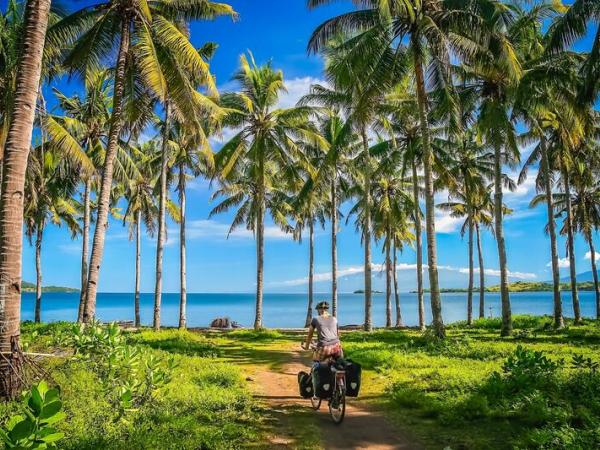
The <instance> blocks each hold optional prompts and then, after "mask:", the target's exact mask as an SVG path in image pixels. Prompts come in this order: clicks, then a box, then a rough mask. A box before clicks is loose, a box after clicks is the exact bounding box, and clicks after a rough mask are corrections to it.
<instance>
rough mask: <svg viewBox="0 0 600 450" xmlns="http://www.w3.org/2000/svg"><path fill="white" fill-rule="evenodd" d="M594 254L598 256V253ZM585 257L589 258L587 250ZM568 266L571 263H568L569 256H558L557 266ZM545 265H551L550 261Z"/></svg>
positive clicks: (564, 267) (561, 267)
mask: <svg viewBox="0 0 600 450" xmlns="http://www.w3.org/2000/svg"><path fill="white" fill-rule="evenodd" d="M596 255H597V256H596V258H598V254H596ZM586 258H587V259H589V252H588V253H587V254H586ZM570 266H571V264H570V263H569V258H567V257H566V256H565V257H564V258H558V267H559V268H560V269H567V268H569V267H570ZM546 267H552V261H550V262H549V263H548V264H546Z"/></svg>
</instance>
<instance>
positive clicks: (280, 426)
mask: <svg viewBox="0 0 600 450" xmlns="http://www.w3.org/2000/svg"><path fill="white" fill-rule="evenodd" d="M307 367H308V360H305V359H304V358H303V357H302V355H301V353H300V352H299V351H293V350H291V351H290V363H287V364H285V365H284V366H283V367H282V368H281V369H280V370H267V369H266V368H265V369H264V370H263V368H260V369H259V370H257V371H256V372H255V373H254V374H253V377H252V380H253V381H254V382H253V383H251V384H252V385H253V386H254V391H255V395H256V396H257V397H258V398H260V399H261V400H263V401H264V402H265V403H266V405H267V406H268V407H269V409H270V410H271V411H272V413H273V416H274V418H275V421H276V423H274V424H273V425H274V427H273V429H274V430H275V431H274V435H273V436H271V439H270V443H271V445H270V447H271V448H281V449H283V448H298V447H304V445H303V444H305V442H304V443H303V442H298V438H297V436H295V430H294V429H295V428H297V427H299V426H306V425H307V423H306V419H308V420H309V421H310V422H309V426H310V425H312V426H313V427H316V428H317V431H318V433H319V434H320V436H321V447H322V448H324V449H327V450H329V449H332V450H337V449H339V450H342V449H344V450H346V449H369V450H391V449H402V450H408V449H420V448H421V447H420V446H419V445H417V444H416V443H415V442H412V441H411V439H410V438H409V437H408V436H405V435H403V434H401V432H400V431H399V430H398V429H396V428H395V427H393V426H392V425H391V424H390V423H389V422H388V421H387V420H386V418H385V417H384V415H383V414H382V413H381V412H379V411H376V410H374V409H373V408H371V407H368V406H367V405H365V404H364V403H362V402H361V399H360V397H359V398H358V399H348V403H347V405H346V417H345V419H344V422H343V423H342V424H341V425H335V424H334V423H333V422H332V421H331V418H330V417H329V413H328V409H327V403H326V402H325V401H324V402H323V404H322V405H321V409H320V411H312V410H311V409H310V403H309V401H308V400H304V399H302V398H300V397H299V395H298V384H297V383H298V381H297V375H298V372H299V371H301V370H304V371H308V369H307ZM298 415H302V416H303V417H304V419H305V420H303V421H299V420H297V418H298Z"/></svg>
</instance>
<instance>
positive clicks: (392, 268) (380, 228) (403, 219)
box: [373, 159, 414, 327]
mask: <svg viewBox="0 0 600 450" xmlns="http://www.w3.org/2000/svg"><path fill="white" fill-rule="evenodd" d="M379 167H380V169H379V170H378V173H377V174H376V175H378V176H377V177H376V178H375V180H376V181H375V183H374V186H373V200H374V204H375V207H374V211H373V220H374V224H375V225H374V231H375V238H376V239H383V251H384V253H385V273H386V284H385V286H386V289H385V301H386V303H385V304H386V316H385V326H386V327H391V326H392V301H391V296H392V283H394V287H395V297H396V326H402V314H401V311H400V300H399V294H398V289H397V282H396V280H395V275H394V274H395V272H396V249H397V247H398V246H401V245H402V242H403V241H406V240H407V238H409V237H408V236H407V235H408V233H409V232H408V216H409V215H410V212H411V211H412V210H414V206H413V200H412V198H411V189H410V188H411V185H410V184H411V183H410V182H407V181H406V180H405V179H403V178H402V177H399V176H397V174H394V168H395V167H397V165H396V161H395V160H394V159H387V160H384V161H382V162H381V164H380V166H379ZM392 253H393V258H394V263H392V256H391V255H392Z"/></svg>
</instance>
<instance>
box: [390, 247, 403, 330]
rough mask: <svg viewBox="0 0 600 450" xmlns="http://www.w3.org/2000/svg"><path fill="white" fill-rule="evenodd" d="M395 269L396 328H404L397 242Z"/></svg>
mask: <svg viewBox="0 0 600 450" xmlns="http://www.w3.org/2000/svg"><path fill="white" fill-rule="evenodd" d="M393 253H394V267H393V268H392V275H393V277H394V297H395V298H396V327H403V326H404V324H403V323H402V312H401V311H400V293H399V292H398V273H397V272H396V270H397V268H398V250H397V249H396V242H395V241H394V248H393Z"/></svg>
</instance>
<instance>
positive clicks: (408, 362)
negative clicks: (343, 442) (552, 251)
mask: <svg viewBox="0 0 600 450" xmlns="http://www.w3.org/2000/svg"><path fill="white" fill-rule="evenodd" d="M71 326H72V325H71V324H66V323H58V324H50V325H34V324H29V323H28V324H24V326H23V341H24V343H25V345H27V346H28V347H29V348H30V349H31V350H33V351H42V352H46V351H54V350H64V349H61V348H60V346H59V345H58V344H57V339H56V336H59V335H60V334H61V333H64V332H66V331H67V330H68V329H69V327H71ZM514 328H515V329H514V334H513V336H512V337H508V338H500V337H499V329H500V321H499V319H483V320H479V321H476V322H475V324H474V325H473V326H470V327H469V326H466V324H464V323H458V324H453V325H451V326H449V327H448V338H447V339H446V340H443V341H441V340H439V339H437V338H435V337H434V336H432V335H431V334H429V333H421V332H419V331H418V330H411V329H406V330H378V331H375V332H373V333H364V332H356V331H351V332H345V333H343V336H342V340H343V344H344V350H345V353H346V355H347V356H348V357H350V358H352V359H354V360H356V361H358V362H360V363H361V364H362V365H363V369H364V376H363V380H364V382H363V388H362V390H361V397H362V398H363V401H367V402H370V403H373V404H374V405H375V406H377V407H380V408H382V409H383V410H384V411H386V412H387V414H389V416H390V418H391V419H392V421H395V422H396V423H397V424H398V428H399V430H403V431H407V432H409V433H412V434H414V436H415V437H416V439H417V440H419V441H420V442H421V443H422V444H423V445H424V446H425V447H426V448H432V449H440V448H446V447H447V448H451V449H521V448H523V449H524V448H540V449H563V448H567V449H587V448H598V447H600V369H597V370H596V371H595V372H594V371H593V370H592V369H585V368H583V369H582V368H574V367H573V363H572V357H573V355H574V354H578V355H582V358H584V359H585V358H590V359H591V360H592V361H596V362H600V322H596V321H588V322H586V323H585V324H584V325H582V326H573V324H572V323H570V322H567V327H566V328H565V329H563V330H560V331H556V330H554V329H553V328H552V320H551V318H549V317H531V316H516V317H515V318H514ZM126 336H127V341H128V342H129V343H130V344H133V345H137V346H140V347H144V348H147V349H148V350H149V351H151V352H152V353H154V354H156V355H158V356H166V355H173V357H174V358H175V359H176V361H177V364H178V365H177V368H176V369H175V372H174V374H173V379H172V380H171V382H170V383H169V384H168V385H166V386H165V387H164V388H161V389H160V390H159V391H158V392H157V393H156V395H155V397H154V398H153V401H152V402H151V404H150V405H147V406H143V407H141V408H140V409H139V410H138V411H132V412H130V413H128V414H127V415H126V417H125V418H124V419H116V418H115V414H114V411H112V410H111V406H110V404H109V403H108V401H107V400H106V398H107V396H106V393H105V392H104V391H103V389H104V388H103V387H102V386H103V384H102V383H101V382H100V380H99V379H98V378H97V375H96V374H95V373H94V372H93V371H91V370H90V368H89V367H86V365H85V364H84V363H82V362H81V361H73V360H71V359H69V358H66V359H62V358H53V359H50V360H48V361H47V362H46V364H47V369H48V371H49V374H50V381H51V382H53V383H55V384H57V385H59V386H60V387H61V395H62V398H63V400H64V405H65V410H66V412H67V414H68V420H66V421H65V422H64V423H63V424H61V430H62V431H64V432H65V434H66V436H67V438H66V439H65V441H64V442H62V443H61V444H62V447H61V448H64V449H67V450H70V449H96V448H103V449H121V448H136V449H137V448H139V449H146V448H148V449H150V448H165V449H170V448H173V449H175V448H178V449H179V448H181V449H188V448H189V449H228V448H232V449H233V448H247V447H253V448H257V447H258V448H269V446H270V444H269V442H268V440H267V439H266V436H267V434H269V433H270V432H271V433H272V432H274V431H275V432H277V431H276V430H278V429H280V428H279V427H281V426H282V425H281V424H283V428H285V429H286V430H289V431H290V433H289V435H291V437H292V439H293V441H294V442H295V444H294V445H295V446H296V447H297V448H319V427H318V422H316V419H315V418H316V416H315V415H314V414H313V413H312V411H310V410H309V409H308V408H304V407H298V408H289V409H287V410H286V411H285V412H282V411H271V410H270V409H269V408H267V407H265V405H261V404H260V402H259V400H258V399H255V398H253V397H252V395H251V393H250V391H249V382H247V381H246V377H250V378H252V377H254V376H255V374H256V373H257V372H258V371H265V370H270V371H280V370H282V369H283V368H284V366H285V364H286V363H287V362H289V361H290V358H291V349H293V348H296V347H297V346H298V345H299V341H300V338H299V336H298V335H297V334H289V333H285V332H276V331H269V330H261V331H258V332H255V331H250V330H239V331H234V332H230V333H222V334H220V333H219V334H217V333H206V334H200V333H192V332H187V331H178V330H164V331H161V332H158V333H156V332H153V331H150V330H142V331H139V332H131V333H127V334H126ZM519 346H520V347H521V348H523V349H525V350H523V351H521V350H520V351H521V353H520V354H521V358H525V359H522V360H519V359H518V358H517V359H516V360H515V357H514V355H515V352H516V350H517V348H519ZM528 350H531V351H534V352H540V353H539V354H536V353H532V352H528ZM523 355H525V357H523ZM509 358H511V361H512V362H510V363H507V361H509ZM528 358H529V359H528ZM545 358H547V360H546V359H545ZM515 361H516V362H515ZM545 361H546V362H545ZM554 363H557V364H558V366H557V367H554ZM528 364H529V365H528ZM544 364H546V366H544ZM504 368H507V370H504ZM250 383H251V382H250ZM16 410H17V406H16V404H15V403H7V404H0V418H6V417H8V416H9V415H10V414H11V413H14V412H15V411H16ZM2 420H4V419H0V422H1V421H2ZM399 432H400V431H399ZM124 443H126V444H127V446H126V447H124Z"/></svg>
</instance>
